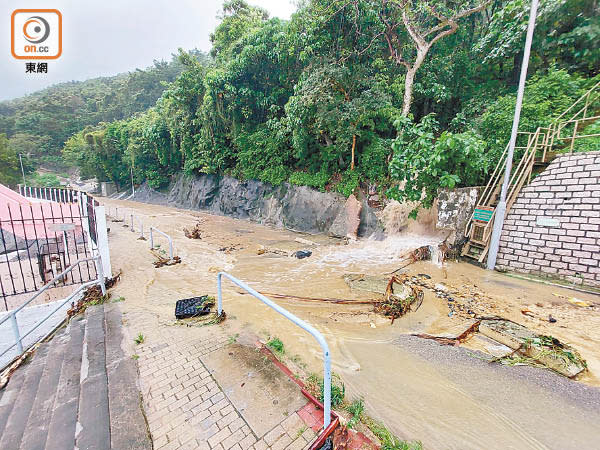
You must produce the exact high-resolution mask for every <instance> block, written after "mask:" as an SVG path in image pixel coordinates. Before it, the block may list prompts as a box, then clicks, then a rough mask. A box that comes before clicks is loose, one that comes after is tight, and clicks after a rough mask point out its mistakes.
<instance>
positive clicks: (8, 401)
mask: <svg viewBox="0 0 600 450" xmlns="http://www.w3.org/2000/svg"><path fill="white" fill-rule="evenodd" d="M24 379H25V372H24V371H23V370H17V371H15V372H14V373H13V375H12V376H11V377H10V380H9V381H8V383H7V385H6V386H5V387H4V389H2V391H0V394H1V395H2V397H0V436H2V434H4V428H5V427H6V422H7V421H8V416H10V413H11V411H12V410H13V406H14V404H15V402H16V400H17V398H18V397H19V392H20V391H21V386H22V385H23V380H24Z"/></svg>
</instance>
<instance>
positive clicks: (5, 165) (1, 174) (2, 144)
mask: <svg viewBox="0 0 600 450" xmlns="http://www.w3.org/2000/svg"><path fill="white" fill-rule="evenodd" d="M19 180H20V169H19V160H18V157H17V154H16V152H15V151H14V149H13V148H11V147H10V146H9V144H8V139H7V138H6V134H4V133H2V134H0V183H2V184H4V185H10V186H13V185H15V184H17V183H19Z"/></svg>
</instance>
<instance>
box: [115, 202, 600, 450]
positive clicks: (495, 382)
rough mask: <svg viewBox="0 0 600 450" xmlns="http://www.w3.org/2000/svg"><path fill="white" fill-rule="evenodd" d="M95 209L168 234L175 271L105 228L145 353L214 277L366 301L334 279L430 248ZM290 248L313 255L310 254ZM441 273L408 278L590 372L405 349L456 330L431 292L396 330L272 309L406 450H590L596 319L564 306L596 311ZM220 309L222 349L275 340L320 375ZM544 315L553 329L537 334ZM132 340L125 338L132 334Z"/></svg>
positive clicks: (232, 308)
mask: <svg viewBox="0 0 600 450" xmlns="http://www.w3.org/2000/svg"><path fill="white" fill-rule="evenodd" d="M106 203H107V204H110V205H112V206H114V205H118V206H119V207H120V208H127V209H128V210H130V211H132V212H134V213H135V214H136V215H137V216H138V217H140V219H141V220H143V221H144V225H145V228H146V229H147V228H148V227H149V226H150V225H154V226H157V227H158V228H159V229H161V231H164V232H166V233H169V234H170V235H171V236H172V237H173V239H174V243H175V249H176V250H175V253H176V254H177V255H178V256H180V257H181V259H182V262H181V264H177V265H175V266H168V267H162V268H159V269H155V268H154V267H153V265H152V262H153V257H152V255H151V254H150V252H149V244H148V242H144V241H138V240H136V237H137V235H135V234H133V233H131V231H130V230H129V229H127V228H124V227H123V226H122V224H120V223H110V225H109V226H110V227H111V228H112V229H111V232H110V234H109V240H110V244H111V254H112V261H113V267H114V268H121V269H122V270H123V274H122V279H121V282H120V283H119V284H118V285H117V286H116V287H115V288H114V292H115V295H117V296H119V295H122V296H123V297H125V301H124V302H123V303H122V305H123V306H122V308H123V310H124V311H125V312H126V317H127V314H140V313H143V314H144V315H145V317H147V318H148V319H147V320H144V321H143V322H144V323H146V322H147V323H148V324H149V325H148V327H149V328H148V333H149V335H151V336H152V340H153V341H154V344H153V345H162V344H164V343H170V341H171V340H172V339H173V336H175V334H174V332H173V330H174V329H177V330H178V331H177V333H178V334H177V336H190V337H191V338H193V337H194V336H195V334H194V333H196V331H194V329H193V328H188V329H179V328H177V327H176V326H175V324H174V322H175V321H174V317H173V310H174V304H175V301H176V300H178V299H181V298H188V297H192V296H199V295H203V294H211V295H215V294H216V273H217V272H218V271H221V270H225V271H228V272H231V273H232V274H233V275H234V276H236V277H238V278H240V279H242V280H244V281H246V282H248V284H250V285H251V286H252V287H254V288H255V289H257V290H259V291H261V292H272V293H278V294H292V295H296V296H305V297H329V298H341V299H346V300H366V299H369V294H368V293H364V292H363V293H360V292H355V291H351V290H350V289H349V287H348V286H347V285H346V284H345V282H344V281H343V278H342V276H343V274H344V273H369V274H373V275H383V274H385V273H389V272H390V271H392V270H394V269H396V268H397V266H398V259H399V257H400V256H401V255H402V254H404V253H405V252H406V251H408V250H411V249H413V248H415V247H416V246H420V245H427V243H435V242H437V241H438V240H439V237H437V236H435V235H431V236H414V235H410V236H398V237H394V238H389V239H388V240H386V241H382V242H375V241H361V242H357V243H350V244H349V245H344V242H343V241H340V240H337V239H332V238H328V237H325V236H307V235H301V234H298V233H293V232H291V231H285V230H274V229H270V228H267V227H264V226H261V225H258V224H254V223H250V222H246V221H242V220H236V219H230V218H225V217H220V216H211V215H208V214H204V213H199V212H191V211H182V210H176V209H173V208H168V207H164V206H154V205H147V204H140V203H135V202H124V201H114V200H109V201H107V202H106ZM198 222H200V223H201V227H202V229H203V233H202V238H201V239H198V240H190V239H187V238H185V237H184V235H183V227H192V226H194V225H195V224H196V223H198ZM297 238H301V239H303V240H309V241H313V242H314V243H315V244H316V245H314V246H310V248H308V247H307V244H305V243H301V242H298V241H297V240H296V239H297ZM162 244H163V245H166V241H165V242H162ZM261 247H262V248H264V247H268V248H272V249H276V250H280V251H282V252H284V253H285V252H287V253H291V252H293V251H296V250H302V249H307V248H308V249H310V250H311V251H312V252H313V254H312V256H311V257H310V258H305V259H302V260H298V259H296V258H291V257H288V256H282V255H281V254H275V253H263V254H260V255H259V254H258V253H259V250H260V249H261ZM445 269H446V270H445V271H444V270H442V269H441V268H440V267H437V266H436V265H434V264H432V263H430V262H419V263H416V264H413V265H412V266H410V267H409V268H408V269H407V273H409V274H418V273H426V274H429V275H430V276H431V277H432V282H435V283H445V284H446V285H448V286H454V287H456V288H457V289H461V290H464V291H465V292H467V293H468V297H469V301H470V302H472V303H470V304H471V305H472V308H474V309H476V310H477V312H478V313H489V314H490V315H501V316H503V317H506V318H509V319H512V320H515V321H517V322H519V323H522V324H523V325H526V326H528V327H530V328H531V329H533V330H534V331H536V332H538V333H543V334H552V335H554V336H556V337H557V338H559V339H561V340H562V341H564V342H568V343H570V344H571V345H573V346H574V347H575V348H577V349H578V350H579V351H580V352H581V354H582V356H583V357H584V358H585V359H586V360H587V362H588V367H589V371H588V372H587V373H586V374H585V375H584V376H582V377H580V378H579V380H578V381H573V380H568V379H565V378H562V377H560V376H558V375H555V374H553V373H551V372H548V371H547V370H544V369H538V368H531V367H508V366H501V365H499V364H490V363H488V362H486V361H483V360H482V359H481V357H483V354H480V353H478V349H475V348H472V349H470V348H469V342H467V343H466V345H465V348H463V347H460V348H455V347H448V346H441V345H439V344H438V343H436V342H432V341H426V340H422V339H419V338H413V337H408V336H406V335H407V334H410V333H431V334H437V333H443V332H446V331H448V330H451V329H453V328H455V327H456V326H457V324H460V323H462V322H461V321H466V319H465V318H462V317H448V312H449V309H448V304H447V301H446V300H444V299H440V298H438V297H436V296H435V295H434V294H433V293H432V292H430V291H428V290H426V292H425V300H424V302H423V305H422V306H421V308H420V309H419V310H418V311H416V312H412V313H409V314H407V315H406V316H404V317H402V318H400V319H397V320H396V321H395V323H394V324H393V325H391V324H390V321H389V320H388V319H386V318H383V317H381V316H379V315H377V314H375V313H374V312H373V310H372V307H369V306H368V305H351V304H350V305H332V304H324V303H313V302H302V301H297V300H290V299H287V300H286V299H278V300H276V301H277V303H279V304H281V305H282V306H283V307H285V308H287V309H289V310H290V311H292V312H293V313H294V314H296V315H298V316H299V317H301V318H302V319H304V320H306V321H308V322H309V323H311V324H312V325H314V326H315V327H316V328H317V329H319V330H320V331H321V332H322V333H323V334H324V335H325V338H326V339H327V341H328V343H329V345H330V348H331V353H332V361H333V366H334V371H335V372H336V373H338V374H339V375H340V377H341V378H342V380H343V382H344V383H345V385H346V395H347V398H350V399H353V398H355V397H363V398H364V400H365V405H366V410H367V412H368V413H369V414H370V415H371V416H373V417H374V418H376V419H378V420H381V421H383V422H384V423H385V424H386V425H387V426H388V427H389V428H390V429H391V430H392V431H393V432H394V433H396V434H397V435H398V436H400V437H402V438H404V439H418V440H421V441H422V442H423V443H424V447H425V448H428V449H436V448H440V449H446V448H456V449H471V448H473V449H479V448H489V449H506V448H518V449H522V448H526V449H529V448H531V449H542V448H563V449H570V448H573V449H581V448H595V446H596V445H597V442H598V426H597V424H598V423H600V416H599V415H598V408H596V410H594V406H595V405H596V404H597V398H598V392H599V390H598V388H597V387H596V386H598V385H600V383H599V382H598V378H597V375H598V374H599V373H600V350H599V348H600V347H599V346H598V342H600V313H599V311H598V309H597V308H596V307H589V308H580V307H577V306H575V305H573V304H571V303H570V302H569V301H568V300H569V298H571V297H577V298H579V299H582V300H585V301H588V302H591V303H594V302H598V297H597V296H595V295H590V294H582V293H578V292H574V291H571V290H567V289H564V288H560V287H554V286H545V285H541V284H537V283H532V282H528V281H523V280H517V279H512V278H508V277H507V276H506V275H503V274H500V273H490V272H487V271H484V270H482V269H479V268H477V267H474V266H471V265H469V264H465V263H455V262H449V263H448V264H447V265H446V267H445ZM444 272H445V273H447V277H444ZM476 292H479V293H481V295H479V296H478V295H475V294H474V293H476ZM224 308H225V310H226V311H227V313H228V319H227V321H226V322H225V323H223V324H222V325H220V327H221V330H222V332H223V333H225V335H226V336H229V337H230V336H235V334H238V333H239V334H243V333H244V332H245V331H247V332H248V333H251V334H256V335H258V336H259V337H261V338H263V339H266V338H267V337H269V336H277V337H279V338H280V339H281V340H282V341H283V342H284V344H285V347H286V354H287V355H289V357H291V358H294V359H295V360H298V361H301V362H302V365H303V366H304V365H305V366H306V369H305V370H306V372H317V373H318V372H320V371H321V370H322V360H321V352H320V349H319V347H318V345H317V344H316V343H315V342H314V340H313V339H312V337H311V336H309V335H308V334H306V333H305V332H304V331H302V330H301V329H299V328H297V327H295V326H294V325H292V324H291V323H290V322H288V321H287V319H285V318H283V317H281V316H279V315H278V314H277V313H276V312H274V311H272V310H270V309H269V308H267V307H266V306H264V305H262V304H260V303H259V302H258V301H257V300H256V299H253V298H252V297H250V296H248V295H242V294H241V293H240V292H239V289H237V288H236V287H235V286H233V285H232V284H229V283H227V282H224ZM523 308H527V309H528V310H530V311H531V317H530V316H524V315H523V314H522V313H521V310H522V309H523ZM549 314H552V315H553V316H554V317H555V318H556V319H557V322H556V323H549V322H548V315H549ZM150 318H151V320H150ZM136 330H137V328H135V327H134V328H131V333H132V334H135V333H136V332H137V331H136ZM140 360H141V358H140Z"/></svg>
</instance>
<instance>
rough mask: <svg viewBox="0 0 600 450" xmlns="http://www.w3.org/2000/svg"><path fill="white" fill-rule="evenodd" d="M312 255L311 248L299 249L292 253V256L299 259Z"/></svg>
mask: <svg viewBox="0 0 600 450" xmlns="http://www.w3.org/2000/svg"><path fill="white" fill-rule="evenodd" d="M310 255H312V252H311V251H310V250H298V251H297V252H294V253H292V256H293V257H295V258H298V259H304V258H308V257H309V256H310Z"/></svg>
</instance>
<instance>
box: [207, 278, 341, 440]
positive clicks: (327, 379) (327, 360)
mask: <svg viewBox="0 0 600 450" xmlns="http://www.w3.org/2000/svg"><path fill="white" fill-rule="evenodd" d="M224 276H225V277H227V278H229V280H231V282H233V283H234V284H235V285H237V286H239V287H241V288H242V289H244V290H245V291H246V292H248V293H249V294H251V295H252V296H254V297H256V298H257V299H259V300H260V301H261V302H263V303H264V304H265V305H267V306H268V307H270V308H271V309H274V310H275V311H277V312H278V313H279V314H281V315H282V316H284V317H285V318H287V319H289V320H291V321H292V322H293V323H295V324H296V325H298V326H299V327H300V328H302V329H303V330H305V331H307V332H309V333H310V334H311V335H312V336H313V337H314V338H315V339H316V340H317V342H318V343H319V345H320V346H321V349H322V350H323V381H324V383H323V384H324V391H325V392H324V399H323V407H324V410H323V427H324V428H327V427H328V426H329V423H330V422H331V355H330V354H329V346H328V345H327V341H325V338H324V337H323V335H322V334H321V333H320V332H319V331H317V329H316V328H314V327H313V326H312V325H310V324H308V323H306V322H305V321H304V320H302V319H300V318H298V317H296V316H295V315H293V314H292V313H291V312H289V311H287V310H286V309H284V308H282V307H281V306H279V305H278V304H277V303H275V302H273V301H272V300H269V299H268V298H267V297H265V296H264V295H262V294H261V293H260V292H257V291H255V290H254V289H252V288H251V287H250V286H248V285H247V284H246V283H244V282H243V281H240V280H238V279H237V278H235V277H233V276H231V275H229V274H228V273H227V272H219V274H218V275H217V290H218V312H219V315H221V314H222V312H223V294H222V289H221V278H222V277H224Z"/></svg>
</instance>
